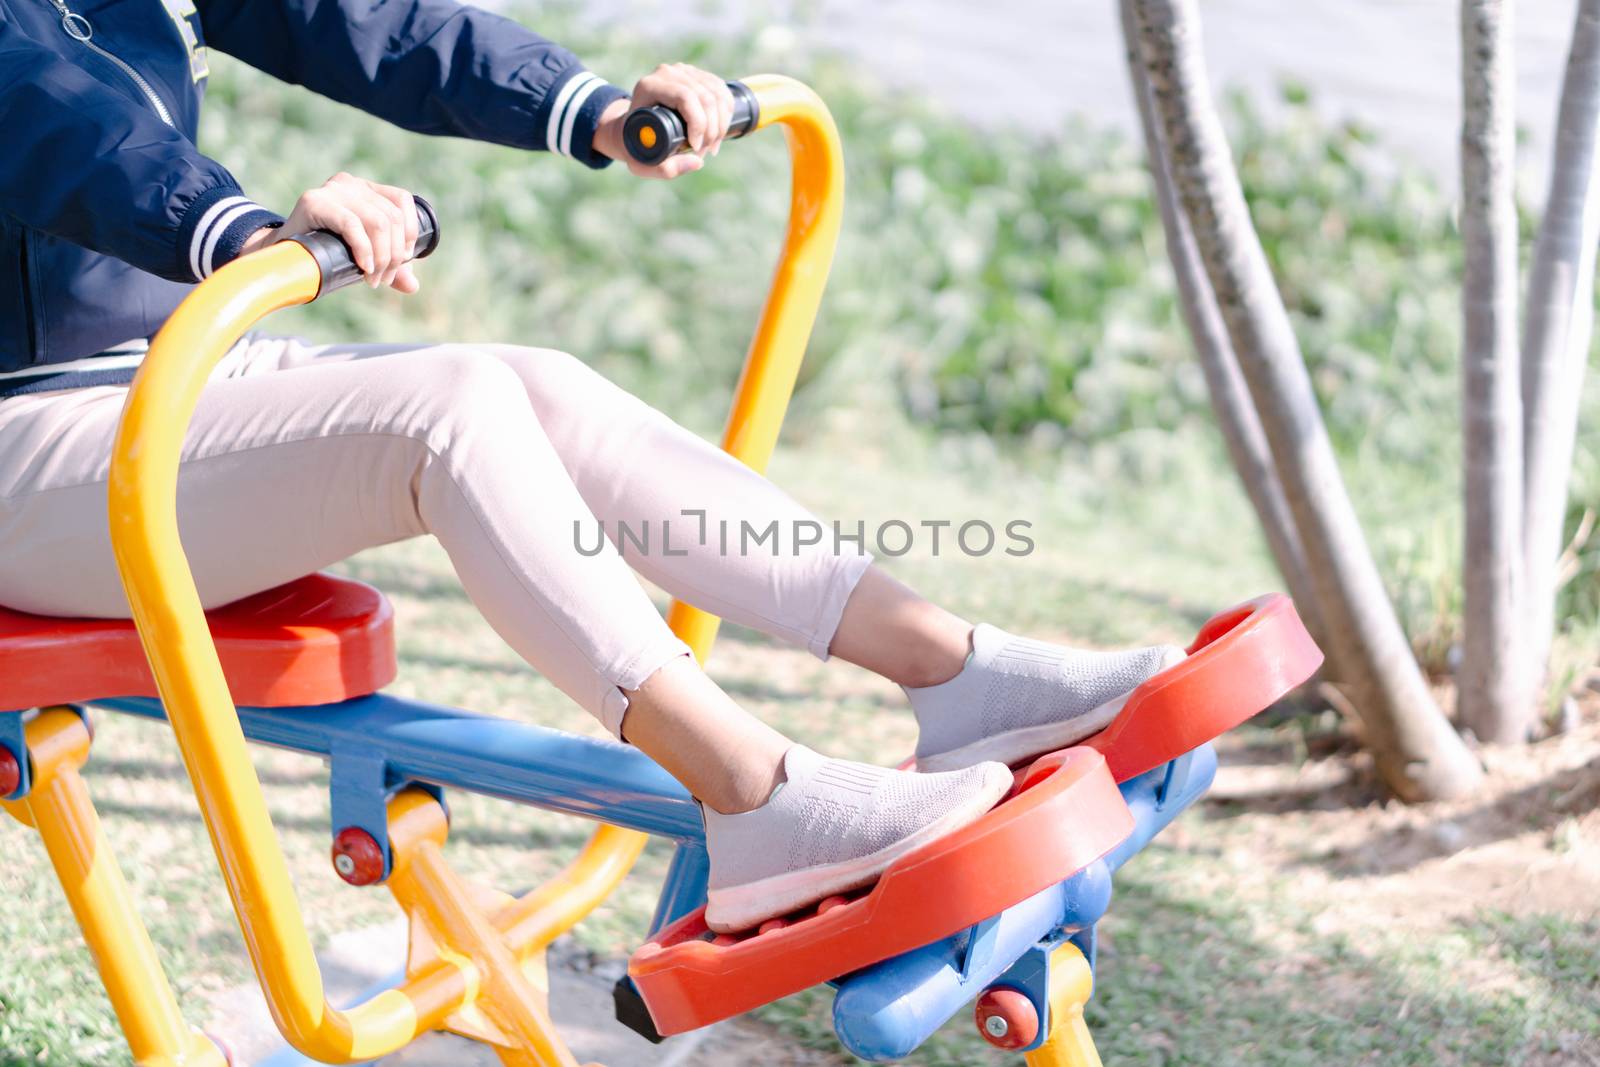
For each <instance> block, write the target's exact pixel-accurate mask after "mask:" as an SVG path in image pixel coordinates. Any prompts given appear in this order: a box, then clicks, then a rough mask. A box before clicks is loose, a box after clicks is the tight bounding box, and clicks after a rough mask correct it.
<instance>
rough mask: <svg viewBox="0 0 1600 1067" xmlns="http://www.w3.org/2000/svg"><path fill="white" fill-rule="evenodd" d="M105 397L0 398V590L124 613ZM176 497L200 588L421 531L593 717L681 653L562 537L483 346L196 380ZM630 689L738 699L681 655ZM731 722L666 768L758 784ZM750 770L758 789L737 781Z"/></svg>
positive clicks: (767, 741)
mask: <svg viewBox="0 0 1600 1067" xmlns="http://www.w3.org/2000/svg"><path fill="white" fill-rule="evenodd" d="M260 347H261V348H262V350H263V351H265V352H266V353H267V354H269V355H270V353H271V352H272V350H273V349H272V344H271V343H263V344H261V345H260ZM241 355H242V356H246V357H248V356H250V355H252V353H251V352H249V351H248V346H247V348H246V350H244V351H243V352H242V353H241ZM259 362H260V360H259V359H257V360H255V361H254V365H259ZM232 363H233V364H234V365H236V366H237V365H239V364H241V363H242V364H243V365H245V366H249V365H252V362H251V361H250V360H248V359H244V360H241V359H234V360H233V361H232ZM122 397H123V391H122V390H120V389H90V390H83V391H80V392H77V393H71V394H64V395H57V396H47V397H39V398H33V397H21V398H14V399H12V400H8V401H5V402H4V403H3V404H0V441H3V442H4V448H3V450H0V468H3V469H0V544H3V545H4V546H5V551H4V552H0V602H3V603H5V604H7V605H8V606H11V607H13V608H18V609H21V610H24V611H31V612H37V613H41V614H56V615H85V616H125V615H126V614H127V608H126V602H125V599H124V596H123V592H122V588H121V585H120V583H119V581H118V579H117V575H116V572H115V568H114V564H113V561H112V557H111V551H110V543H109V534H108V530H107V521H106V514H105V512H106V490H105V479H106V477H107V468H108V459H109V452H110V443H111V439H112V436H113V433H114V430H115V426H116V422H117V419H118V417H119V415H120V412H121V407H122ZM178 499H179V509H178V510H179V519H180V528H181V532H182V536H183V541H184V545H185V548H186V551H187V552H188V555H189V559H190V563H191V566H192V568H193V570H194V573H195V578H196V582H197V584H198V586H199V589H200V593H201V599H202V602H203V603H205V604H206V605H207V606H208V607H212V606H216V605H219V604H223V603H227V602H230V601H233V600H236V599H239V598H240V597H243V596H246V595H249V594H251V593H255V592H259V591H260V590H263V589H267V588H270V587H272V586H274V585H278V584H281V583H283V582H285V581H289V580H292V579H294V578H297V577H299V576H301V575H304V574H308V573H310V572H312V571H314V570H317V569H319V568H322V567H325V566H328V565H330V564H332V563H335V562H337V561H339V560H341V559H344V558H345V557H347V556H350V555H352V554H354V553H356V552H359V551H361V550H362V549H365V548H369V547H372V546H374V545H380V544H384V543H387V542H391V541H396V540H401V539H403V538H408V537H414V536H417V535H419V534H423V533H429V532H431V533H433V534H435V535H436V536H437V537H438V539H439V541H440V542H441V544H443V546H444V548H445V550H446V551H447V552H448V554H449V555H450V559H451V561H452V563H453V565H454V566H455V568H456V571H457V573H458V574H459V575H460V577H461V580H462V584H463V586H464V587H465V588H466V590H467V593H468V595H469V596H470V597H471V599H472V600H473V602H474V604H476V605H477V606H478V608H479V610H480V611H482V612H483V614H484V616H485V617H486V618H487V619H488V621H489V622H490V624H491V625H492V626H493V627H494V628H495V629H496V630H497V631H498V632H499V633H500V635H501V636H502V637H504V638H505V639H506V640H507V642H508V643H509V644H511V645H512V647H513V648H514V649H516V651H517V652H518V653H520V654H521V655H522V656H523V657H524V658H525V659H527V660H528V661H529V662H530V663H532V664H533V665H534V666H535V667H536V668H537V669H538V670H539V671H540V672H541V673H543V674H545V675H546V676H547V677H548V678H550V679H551V681H552V682H554V683H555V684H556V685H557V686H559V687H560V688H561V689H562V690H563V691H565V692H566V693H567V694H568V695H570V696H571V697H572V698H573V699H574V700H576V701H577V702H578V703H579V704H580V705H582V706H583V707H584V708H586V709H587V710H589V711H590V712H592V713H593V714H594V715H596V717H598V718H599V719H600V720H601V721H602V722H603V723H604V724H605V725H606V726H607V727H608V728H609V729H611V730H612V731H613V732H616V731H617V729H618V727H619V725H620V723H621V720H622V715H623V711H624V710H625V709H626V708H627V706H628V702H629V701H628V697H627V695H626V694H627V693H628V692H631V691H637V690H639V689H640V687H641V686H643V685H644V683H645V682H646V680H647V679H649V678H651V676H652V675H654V674H656V673H657V672H658V671H659V670H660V668H662V667H663V666H664V665H666V664H668V663H671V662H673V661H674V660H683V661H684V662H688V659H687V655H686V653H687V649H686V648H685V646H684V645H683V643H682V642H681V641H679V640H677V639H676V638H675V637H674V636H673V635H672V634H671V632H670V631H668V630H667V628H666V625H665V624H664V622H663V621H662V619H661V617H660V614H659V613H658V612H657V611H656V610H655V607H654V606H653V605H652V604H651V603H650V601H649V599H648V598H647V597H646V596H645V594H644V591H643V590H642V589H641V588H640V587H639V584H638V582H637V581H636V580H635V578H634V576H633V574H632V573H631V572H630V571H629V570H628V568H627V567H626V566H625V565H624V564H623V562H622V561H621V560H620V559H619V558H618V556H617V554H616V553H615V552H614V551H612V550H610V549H609V548H607V549H606V550H605V551H602V552H600V553H598V554H594V555H585V554H581V553H579V552H577V551H576V550H575V549H574V547H573V543H572V525H573V523H574V522H575V521H588V520H589V518H590V516H589V512H588V509H587V508H586V507H585V506H584V504H583V501H582V499H581V498H580V497H579V495H578V493H577V491H576V489H575V488H574V487H573V485H572V482H571V480H570V479H569V478H568V477H567V474H566V471H565V468H564V467H563V466H562V464H561V462H560V460H559V459H558V458H557V457H556V455H555V453H554V451H553V450H552V449H551V447H550V444H549V442H548V440H547V439H546V438H545V436H544V433H543V431H542V429H541V428H540V426H539V423H538V420H537V418H536V417H535V416H534V414H533V411H532V409H531V408H530V406H529V404H528V401H527V398H526V396H524V395H523V393H522V391H521V389H520V387H519V383H518V381H517V379H516V378H515V377H514V376H513V375H512V374H511V372H510V371H509V370H507V369H506V367H505V366H504V365H503V364H501V363H499V362H498V361H496V360H493V359H490V358H489V357H487V356H483V355H479V354H468V353H442V354H441V353H427V354H421V355H416V356H396V357H394V358H393V359H388V360H385V361H383V363H382V364H381V365H380V364H377V363H370V362H359V363H345V364H329V365H324V366H317V367H314V368H308V369H305V370H302V371H296V372H294V373H282V374H260V375H245V376H241V377H238V378H235V379H231V380H220V381H215V382H213V383H212V384H211V385H210V386H209V387H208V388H207V390H206V391H205V393H204V394H203V396H202V399H201V401H200V405H199V408H198V410H197V412H196V416H195V419H194V422H193V425H192V427H191V430H190V433H189V434H188V436H187V439H186V442H185V447H184V459H183V466H182V468H181V475H180V481H179V495H178ZM640 702H641V705H642V708H641V709H636V710H643V711H644V712H645V717H646V718H648V719H650V720H651V721H655V720H660V721H662V722H664V723H666V724H668V725H669V726H677V725H681V726H682V727H683V728H684V729H685V730H686V731H687V730H689V729H690V725H689V724H688V723H687V722H686V720H688V719H690V718H691V717H692V716H693V715H694V714H696V713H701V714H704V715H705V716H706V717H707V718H709V719H711V720H713V721H715V722H716V723H717V724H718V726H720V727H721V728H723V729H729V726H728V724H729V721H730V720H735V719H737V718H738V717H739V716H741V715H742V712H739V711H738V709H737V708H736V707H734V706H733V705H732V703H731V702H730V701H729V700H728V699H727V698H726V697H725V696H723V695H722V694H721V692H720V691H719V690H718V689H717V688H716V686H715V685H714V684H713V683H712V682H711V681H710V680H709V679H708V678H706V677H705V676H704V675H703V674H701V673H700V672H699V671H697V670H692V671H674V672H671V673H670V675H669V676H668V678H667V679H664V680H662V681H661V682H659V683H658V684H656V685H654V686H652V687H650V688H649V691H648V692H647V693H645V694H644V695H643V697H642V698H641V701H640ZM698 729H699V730H700V732H701V733H704V732H705V728H704V727H699V728H698ZM732 732H733V733H734V735H735V736H738V737H740V738H741V739H742V740H743V741H745V744H743V745H740V746H719V747H715V748H711V749H707V750H705V751H704V752H703V753H702V759H701V760H700V761H699V762H698V763H695V764H692V765H686V766H685V767H684V770H685V772H686V775H687V778H688V782H687V783H686V784H689V785H690V787H691V788H693V789H695V790H696V791H697V792H699V793H701V794H703V795H705V796H706V797H707V798H708V799H709V800H711V802H712V803H714V804H716V805H718V806H724V807H726V806H729V805H733V806H734V807H732V808H730V810H737V806H738V805H741V804H742V805H743V806H746V807H749V806H753V805H754V804H756V803H760V801H761V800H763V799H765V796H766V793H770V792H771V782H772V779H773V777H774V773H775V769H776V767H777V766H778V762H779V760H780V759H781V757H782V755H783V751H784V748H785V747H786V746H785V745H783V744H781V743H780V742H781V739H780V738H778V736H777V735H776V734H775V733H771V732H770V731H769V732H768V733H769V734H770V736H764V737H763V736H758V735H757V734H756V732H755V731H753V730H752V729H750V728H744V729H743V730H742V732H741V731H732ZM758 740H759V741H760V742H761V743H755V742H756V741H758ZM763 778H764V779H765V781H766V783H767V789H766V793H759V789H758V788H752V787H750V786H749V785H748V784H747V783H749V782H752V781H754V782H757V783H759V782H760V781H761V780H762V779H763ZM758 793H759V795H758Z"/></svg>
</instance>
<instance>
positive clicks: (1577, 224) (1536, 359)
mask: <svg viewBox="0 0 1600 1067" xmlns="http://www.w3.org/2000/svg"><path fill="white" fill-rule="evenodd" d="M1597 147H1600V0H1582V3H1581V4H1580V5H1579V7H1578V15H1577V20H1576V22H1575V23H1574V24H1573V28H1572V47H1571V49H1570V50H1569V52H1568V54H1567V73H1566V77H1565V79H1564V80H1563V82H1562V84H1561V105H1560V109H1559V110H1558V112H1557V114H1556V143H1555V152H1554V159H1553V160H1552V163H1551V167H1550V192H1549V196H1548V197H1547V198H1546V200H1545V209H1544V221H1543V222H1542V223H1541V224H1540V226H1539V237H1538V240H1537V242H1536V243H1535V245H1534V249H1533V265H1532V267H1531V268H1530V270H1529V273H1528V297H1527V301H1528V304H1527V312H1526V315H1527V318H1526V320H1525V321H1524V324H1523V333H1522V405H1523V427H1524V429H1523V449H1524V453H1523V462H1522V470H1523V494H1524V498H1525V507H1524V513H1523V524H1522V536H1523V549H1524V551H1525V552H1526V554H1527V563H1526V566H1527V574H1526V584H1525V586H1524V591H1525V596H1524V599H1523V607H1524V610H1523V619H1524V622H1523V632H1524V635H1525V640H1526V641H1527V647H1526V649H1525V651H1524V660H1525V662H1526V663H1527V665H1528V669H1529V670H1530V672H1532V673H1531V677H1530V681H1532V682H1534V683H1538V682H1539V681H1540V680H1541V678H1542V677H1543V676H1544V675H1545V673H1546V670H1547V664H1548V661H1549V658H1550V643H1551V639H1552V637H1553V635H1554V632H1555V621H1556V609H1555V601H1556V591H1557V576H1556V569H1557V560H1558V558H1559V557H1560V554H1561V548H1562V544H1561V541H1562V533H1563V529H1562V527H1563V525H1564V522H1565V519H1566V512H1567V486H1568V482H1569V480H1570V475H1571V470H1572V450H1573V444H1574V441H1575V440H1576V438H1577V434H1578V397H1579V392H1580V391H1581V389H1582V387H1583V374H1584V370H1585V368H1586V366H1587V364H1588V362H1589V339H1590V334H1591V333H1592V331H1593V326H1594V260H1595V245H1596V244H1597V243H1600V166H1597V165H1596V159H1595V153H1596V149H1597Z"/></svg>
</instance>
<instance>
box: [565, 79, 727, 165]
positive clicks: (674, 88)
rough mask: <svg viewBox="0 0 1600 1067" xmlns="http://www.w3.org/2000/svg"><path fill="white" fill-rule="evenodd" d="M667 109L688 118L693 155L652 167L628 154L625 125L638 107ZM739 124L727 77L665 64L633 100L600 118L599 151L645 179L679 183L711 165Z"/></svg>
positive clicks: (686, 129)
mask: <svg viewBox="0 0 1600 1067" xmlns="http://www.w3.org/2000/svg"><path fill="white" fill-rule="evenodd" d="M652 104H665V105H666V106H667V107H670V108H672V109H673V110H674V111H676V112H677V113H678V114H680V115H682V116H683V127H684V133H685V135H687V137H688V141H689V150H688V151H686V152H679V153H678V154H677V155H675V156H668V157H667V158H666V159H664V160H662V161H661V162H660V163H657V164H655V165H654V166H646V165H645V164H643V163H640V162H638V161H637V160H635V159H634V158H633V157H632V156H630V155H629V154H628V150H627V149H626V148H624V147H623V144H622V122H623V120H624V119H625V118H627V116H628V112H630V111H632V110H633V109H634V108H636V107H649V106H651V105H652ZM732 121H733V93H732V92H730V91H729V89H728V85H727V83H726V82H724V81H723V80H722V79H721V78H719V77H717V76H716V75H715V74H712V73H711V72H710V71H706V70H701V69H700V68H699V67H692V66H690V65H689V64H687V63H670V64H669V63H663V64H662V65H661V66H659V67H657V68H656V69H655V70H653V71H651V72H650V73H649V74H646V75H645V76H644V77H643V78H640V79H639V84H638V85H635V86H634V87H633V98H632V99H631V100H618V101H617V102H616V103H614V104H612V105H611V106H610V107H608V108H606V110H605V112H604V113H602V114H601V116H600V124H599V126H597V127H596V128H595V132H594V145H595V148H596V149H597V150H598V151H600V152H602V153H604V154H605V155H607V156H610V157H611V158H612V159H616V160H620V161H621V162H623V163H626V164H627V165H628V169H629V170H631V171H633V173H635V174H637V175H638V176H639V177H641V178H676V177H677V176H678V175H680V174H688V173H690V172H692V171H697V170H699V169H700V168H701V167H703V166H705V161H706V160H707V159H709V158H710V157H711V156H714V155H716V154H717V152H718V150H719V149H720V148H721V147H722V141H723V138H725V137H727V136H728V124H729V123H731V122H732Z"/></svg>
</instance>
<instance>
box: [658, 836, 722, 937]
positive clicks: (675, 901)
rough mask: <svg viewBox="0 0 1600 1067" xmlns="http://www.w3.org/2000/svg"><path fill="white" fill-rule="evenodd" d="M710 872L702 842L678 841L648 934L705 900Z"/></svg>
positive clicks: (709, 862)
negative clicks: (694, 843) (695, 843)
mask: <svg viewBox="0 0 1600 1067" xmlns="http://www.w3.org/2000/svg"><path fill="white" fill-rule="evenodd" d="M710 876H711V859H710V857H708V856H707V855H706V850H705V847H704V846H703V845H693V844H689V843H687V842H684V843H680V844H679V845H678V849H677V851H676V852H674V853H673V854H672V864H671V865H670V866H669V867H668V868H667V877H666V880H665V881H664V882H662V883H661V899H660V900H659V901H658V902H657V903H656V914H655V917H654V918H652V919H651V920H650V934H651V936H654V935H655V933H656V931H657V930H660V929H661V928H662V927H664V926H667V925H668V924H670V923H675V922H677V921H678V920H679V919H681V918H683V917H684V916H685V915H687V914H689V913H690V912H691V911H693V910H694V909H696V908H698V907H699V906H700V905H702V904H704V903H705V902H706V883H707V881H708V880H709V879H710Z"/></svg>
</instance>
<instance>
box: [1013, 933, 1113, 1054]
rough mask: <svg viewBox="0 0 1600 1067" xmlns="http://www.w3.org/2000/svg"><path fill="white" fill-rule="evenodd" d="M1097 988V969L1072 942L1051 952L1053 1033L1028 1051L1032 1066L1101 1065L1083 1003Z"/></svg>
mask: <svg viewBox="0 0 1600 1067" xmlns="http://www.w3.org/2000/svg"><path fill="white" fill-rule="evenodd" d="M1093 989H1094V971H1093V970H1091V969H1090V967H1089V961H1088V960H1086V959H1084V957H1083V953H1082V952H1080V951H1079V950H1078V946H1077V945H1074V944H1073V943H1072V942H1070V941H1068V942H1067V943H1066V944H1064V945H1062V946H1061V947H1060V948H1058V949H1056V950H1055V951H1054V952H1052V953H1051V954H1050V1019H1049V1024H1050V1034H1049V1036H1048V1037H1046V1038H1045V1039H1044V1044H1043V1045H1040V1046H1039V1047H1038V1048H1036V1049H1034V1050H1033V1051H1032V1052H1029V1053H1026V1054H1025V1056H1024V1058H1025V1059H1026V1060H1027V1063H1028V1067H1100V1053H1099V1052H1097V1051H1096V1050H1095V1047H1094V1038H1093V1037H1091V1036H1090V1035H1089V1024H1088V1023H1086V1022H1084V1019H1083V1006H1084V1005H1085V1004H1087V1003H1088V1002H1089V994H1090V992H1091V991H1093Z"/></svg>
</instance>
